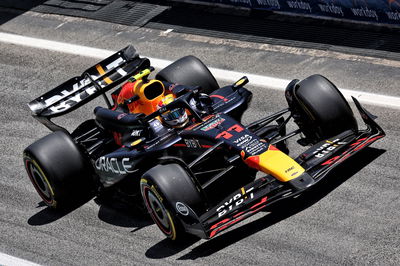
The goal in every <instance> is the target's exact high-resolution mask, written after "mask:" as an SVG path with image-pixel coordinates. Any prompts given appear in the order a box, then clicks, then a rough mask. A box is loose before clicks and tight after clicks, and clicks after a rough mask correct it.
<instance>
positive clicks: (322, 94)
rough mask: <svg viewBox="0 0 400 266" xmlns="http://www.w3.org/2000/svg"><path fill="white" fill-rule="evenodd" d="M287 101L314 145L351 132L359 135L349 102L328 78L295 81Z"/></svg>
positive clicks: (297, 121)
mask: <svg viewBox="0 0 400 266" xmlns="http://www.w3.org/2000/svg"><path fill="white" fill-rule="evenodd" d="M286 99H287V101H288V103H289V107H290V108H291V111H292V114H293V116H294V119H295V122H296V123H297V124H298V126H299V127H300V129H301V130H302V131H303V133H304V134H305V135H306V137H307V138H308V139H309V140H310V141H312V142H314V143H316V142H318V141H320V140H323V139H326V138H329V137H332V136H335V135H337V134H339V133H340V132H343V131H346V130H349V129H350V130H353V131H357V122H356V119H355V117H354V114H353V111H352V110H351V108H350V106H349V104H348V102H347V101H346V99H345V98H344V96H343V95H342V93H341V92H340V91H339V90H338V88H337V87H336V86H335V85H334V84H333V83H332V82H331V81H329V80H328V79H327V78H326V77H324V76H321V75H312V76H310V77H308V78H306V79H304V80H302V81H298V80H293V81H292V82H291V83H290V84H289V85H288V87H287V89H286Z"/></svg>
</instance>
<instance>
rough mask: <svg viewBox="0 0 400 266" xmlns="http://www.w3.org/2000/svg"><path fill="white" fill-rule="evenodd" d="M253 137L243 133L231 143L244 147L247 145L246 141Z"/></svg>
mask: <svg viewBox="0 0 400 266" xmlns="http://www.w3.org/2000/svg"><path fill="white" fill-rule="evenodd" d="M252 139H253V137H252V136H250V135H248V134H245V135H243V136H241V137H239V138H238V139H236V140H234V141H233V143H235V144H236V146H238V147H240V148H242V149H243V148H244V147H246V146H247V145H248V143H249V142H250V141H251V140H252Z"/></svg>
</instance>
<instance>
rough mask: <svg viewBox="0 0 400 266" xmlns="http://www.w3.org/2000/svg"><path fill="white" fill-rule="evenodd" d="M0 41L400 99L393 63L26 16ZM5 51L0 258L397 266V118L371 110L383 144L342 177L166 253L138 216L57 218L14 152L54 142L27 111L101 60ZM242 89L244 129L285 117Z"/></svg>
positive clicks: (70, 122)
mask: <svg viewBox="0 0 400 266" xmlns="http://www.w3.org/2000/svg"><path fill="white" fill-rule="evenodd" d="M3 12H6V13H7V14H8V13H9V11H4V10H3ZM0 31H2V32H10V33H16V34H22V35H26V36H31V37H37V38H44V39H50V40H57V41H64V42H69V43H75V44H81V45H87V46H93V47H98V48H105V49H111V50H118V49H120V48H122V47H124V46H125V45H126V44H127V43H132V44H134V45H135V47H136V48H137V50H138V51H139V53H140V54H146V55H148V56H152V57H157V58H163V59H168V60H174V59H177V58H179V57H181V56H183V55H187V54H194V55H196V56H198V57H199V58H201V59H202V60H203V61H204V62H205V63H206V64H207V65H209V66H213V67H218V68H224V69H229V70H235V71H243V72H249V73H256V74H266V75H269V76H275V77H279V78H286V79H291V78H300V79H301V78H305V77H306V76H308V75H311V74H314V73H321V74H323V75H326V76H327V77H328V78H329V79H331V80H332V81H333V82H335V83H336V84H337V85H338V86H339V87H345V88H349V89H354V90H361V91H366V92H373V93H382V94H385V95H392V96H400V90H398V86H399V85H398V77H399V68H398V67H399V62H398V61H390V60H383V59H379V58H365V57H360V56H353V55H349V54H335V53H327V52H323V51H313V50H305V49H304V50H302V49H298V48H296V49H293V48H290V47H277V46H269V45H262V44H254V43H245V42H237V41H229V40H222V39H210V38H205V37H200V36H193V35H183V34H177V33H174V32H169V33H166V32H160V31H156V30H152V29H148V28H135V27H125V26H119V25H113V24H108V23H101V22H95V21H87V20H83V19H76V18H66V17H60V16H49V15H42V14H35V13H30V12H28V13H26V14H23V15H18V16H15V18H13V19H11V20H9V21H7V22H5V23H3V24H2V25H1V26H0ZM0 51H1V56H0V65H1V68H0V76H1V77H2V82H1V83H0V94H1V98H0V99H1V106H0V119H1V124H0V129H1V136H2V137H1V141H0V146H1V150H2V154H1V155H0V156H1V157H0V158H1V167H0V191H1V193H0V197H1V199H0V201H1V205H0V252H3V253H7V254H10V255H12V256H16V257H20V258H23V259H26V260H30V261H33V262H35V263H39V264H46V265H94V264H96V265H110V264H123V265H127V264H130V265H132V264H157V265H158V264H176V263H179V264H189V263H190V264H199V265H203V264H215V263H218V264H233V265H239V264H245V263H246V264H273V265H276V264H282V263H284V264H290V265H292V264H300V265H306V264H307V265H310V264H367V263H371V264H379V265H395V264H397V263H398V261H400V255H399V251H400V240H399V233H400V232H399V231H400V229H399V228H400V219H399V218H400V215H399V209H400V198H399V191H400V185H399V177H398V165H397V163H398V161H399V159H400V158H399V157H400V156H399V154H400V153H399V147H400V145H399V141H398V137H399V125H398V121H399V119H398V117H399V111H398V110H395V109H389V108H382V107H376V106H367V108H368V110H369V111H371V112H372V113H373V114H376V115H378V116H379V118H378V122H379V124H380V125H381V126H382V127H383V128H384V129H385V131H386V133H387V137H386V138H384V139H383V140H381V141H379V142H377V143H376V144H374V145H373V148H370V149H368V150H367V151H366V152H364V153H363V154H361V155H360V156H357V157H356V158H354V159H353V160H351V161H350V162H349V163H347V164H346V165H345V166H344V167H342V168H341V169H339V170H338V171H337V172H336V173H335V174H334V175H332V177H331V178H330V179H329V180H328V182H326V183H324V184H322V186H320V187H319V188H318V190H317V191H315V192H314V193H313V194H311V193H310V194H307V195H305V196H304V197H301V198H299V199H297V200H295V201H289V202H286V203H284V204H281V205H278V206H276V208H274V209H273V212H272V213H271V214H268V213H266V212H265V213H261V214H258V215H256V216H255V217H253V218H251V219H249V220H247V221H246V222H244V223H241V224H239V226H236V227H235V228H233V229H232V230H230V231H228V232H226V233H225V234H222V235H220V236H218V237H217V238H215V239H213V240H211V241H204V240H188V241H186V242H185V243H182V244H173V243H170V242H169V241H167V240H164V239H163V236H162V235H161V233H160V232H159V231H158V229H157V228H156V226H155V225H153V224H152V223H151V221H150V220H149V218H146V217H145V216H143V215H140V214H138V213H130V212H127V211H123V212H122V211H118V210H116V209H113V208H110V207H107V206H99V205H97V204H96V203H95V202H94V201H93V200H92V201H90V202H88V203H87V204H85V205H83V206H82V207H80V208H78V209H76V210H74V211H73V212H69V213H62V214H57V213H54V212H52V211H50V210H48V209H47V208H45V207H43V206H42V204H40V198H39V197H38V196H37V195H36V192H35V190H34V188H33V186H32V185H31V183H30V182H29V180H28V178H27V175H26V173H25V170H24V169H23V164H22V159H21V153H22V150H23V149H24V148H25V147H26V146H27V145H29V144H30V143H32V142H33V141H34V140H36V139H38V138H40V137H42V136H44V135H45V134H48V132H49V131H48V130H47V129H46V128H45V127H44V126H42V125H40V124H39V123H38V122H36V121H35V120H34V119H33V118H32V117H31V116H30V113H29V111H28V108H27V106H26V103H27V102H29V101H30V100H31V99H33V98H35V97H37V96H39V95H41V94H42V93H44V92H46V91H47V90H49V89H50V88H53V87H54V86H56V85H58V84H60V83H61V82H63V81H65V80H67V79H69V78H70V77H72V76H75V75H79V74H80V73H81V72H82V71H83V70H85V69H86V68H87V67H89V66H92V65H93V64H95V63H96V62H97V61H98V60H97V59H93V58H86V57H81V56H71V55H68V54H63V53H55V52H49V51H47V50H41V49H32V48H26V47H22V46H15V45H7V44H4V43H0ZM238 78H240V77H238ZM220 83H221V85H222V84H224V83H223V81H220ZM250 84H251V83H250ZM249 89H251V90H252V91H253V93H254V99H253V103H252V106H251V108H250V109H249V110H248V111H247V113H246V116H245V118H244V120H245V122H250V121H253V120H255V119H257V118H260V117H261V116H263V115H265V114H270V113H272V112H274V111H277V110H280V109H282V108H284V106H285V100H284V96H283V93H282V92H278V91H276V90H267V89H265V88H256V87H252V86H249ZM96 104H100V102H99V103H91V104H89V105H88V107H87V108H82V109H87V112H80V111H78V112H74V113H73V114H72V115H69V116H67V117H66V118H63V119H61V120H62V122H64V123H66V124H67V126H68V128H71V129H72V128H73V126H74V125H76V124H77V123H79V122H80V121H82V120H83V119H85V118H89V117H91V116H92V113H91V111H92V110H93V107H94V106H95V105H96ZM291 147H292V148H293V152H292V154H293V155H295V154H297V153H298V152H299V151H300V149H299V148H298V147H297V146H296V145H294V144H292V145H291Z"/></svg>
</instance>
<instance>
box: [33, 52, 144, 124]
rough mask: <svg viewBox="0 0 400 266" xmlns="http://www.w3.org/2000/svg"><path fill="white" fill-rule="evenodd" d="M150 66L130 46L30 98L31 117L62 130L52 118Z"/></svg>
mask: <svg viewBox="0 0 400 266" xmlns="http://www.w3.org/2000/svg"><path fill="white" fill-rule="evenodd" d="M149 67H150V61H149V59H147V58H140V57H139V55H138V54H137V53H136V50H135V48H134V47H133V46H131V45H129V46H127V47H125V48H124V49H122V50H120V51H118V52H116V53H115V54H113V55H111V56H110V57H108V58H106V59H104V60H103V61H101V62H99V63H97V64H96V65H94V66H92V67H90V68H89V69H87V70H86V71H85V72H83V74H82V75H81V76H79V77H74V78H71V79H70V80H68V81H66V82H64V83H62V84H61V85H59V86H57V87H56V88H54V89H52V90H51V91H49V92H47V93H45V94H44V95H42V96H40V97H38V98H36V99H35V100H33V101H31V102H30V103H29V104H28V106H29V108H30V109H31V110H32V112H33V116H34V117H35V118H37V119H38V120H39V121H40V122H42V123H43V124H44V125H46V126H47V127H48V128H50V129H51V130H59V129H62V128H60V127H58V126H56V125H55V124H53V123H52V122H50V119H51V118H52V117H57V116H61V115H64V114H67V113H69V112H71V111H73V110H75V109H77V108H79V107H80V106H82V105H84V104H86V103H87V102H89V101H91V100H93V99H94V98H96V97H98V96H99V95H104V96H105V93H106V92H107V91H108V90H110V89H112V88H114V87H116V86H118V85H119V84H121V83H122V82H124V81H126V80H127V79H129V78H130V77H131V76H133V75H134V74H136V73H138V72H140V71H141V70H144V69H146V68H149Z"/></svg>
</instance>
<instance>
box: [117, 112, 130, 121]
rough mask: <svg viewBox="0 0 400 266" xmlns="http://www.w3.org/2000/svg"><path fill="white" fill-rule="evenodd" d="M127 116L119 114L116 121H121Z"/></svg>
mask: <svg viewBox="0 0 400 266" xmlns="http://www.w3.org/2000/svg"><path fill="white" fill-rule="evenodd" d="M127 115H128V114H127V113H122V114H119V115H118V116H117V119H118V120H121V119H122V118H124V117H125V116H127Z"/></svg>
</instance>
